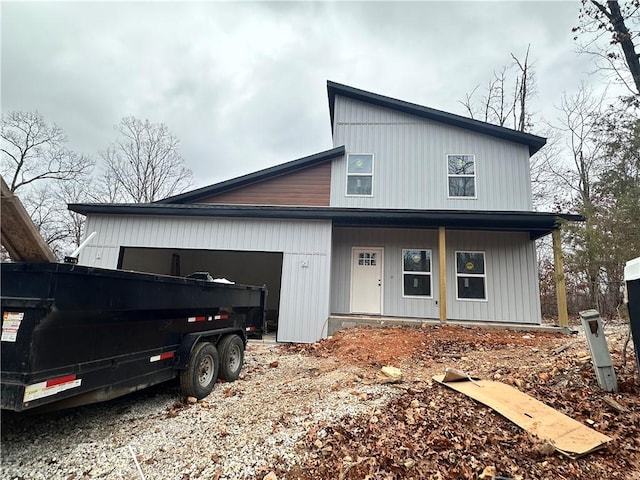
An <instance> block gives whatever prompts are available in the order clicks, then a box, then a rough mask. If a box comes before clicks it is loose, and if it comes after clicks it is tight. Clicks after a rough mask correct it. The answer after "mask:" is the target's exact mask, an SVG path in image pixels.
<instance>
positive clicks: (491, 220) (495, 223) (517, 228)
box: [69, 203, 584, 239]
mask: <svg viewBox="0 0 640 480" xmlns="http://www.w3.org/2000/svg"><path fill="white" fill-rule="evenodd" d="M69 209H70V210H72V211H74V212H77V213H80V214H83V215H118V216H125V215H126V216H129V215H136V216H174V217H223V218H224V217H232V218H258V219H265V218H273V219H276V218H277V219H301V220H331V221H332V222H333V225H334V226H336V227H384V228H438V227H445V228H450V229H455V230H490V231H509V232H527V233H528V234H529V237H530V238H531V239H537V238H540V237H543V236H545V235H547V234H549V233H551V232H552V231H553V230H554V229H557V228H559V226H560V225H561V223H562V222H565V221H574V222H575V221H584V217H582V216H581V215H573V214H567V213H546V212H519V211H515V212H514V211H498V212H494V211H492V212H488V211H471V210H406V209H365V208H333V207H279V206H254V205H209V204H189V205H184V204H178V205H175V204H158V203H145V204H87V203H79V204H70V205H69Z"/></svg>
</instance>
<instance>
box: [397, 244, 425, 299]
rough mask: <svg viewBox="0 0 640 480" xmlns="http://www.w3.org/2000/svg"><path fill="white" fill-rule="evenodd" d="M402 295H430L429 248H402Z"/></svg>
mask: <svg viewBox="0 0 640 480" xmlns="http://www.w3.org/2000/svg"><path fill="white" fill-rule="evenodd" d="M402 295H403V296H404V297H431V250H419V249H403V250H402Z"/></svg>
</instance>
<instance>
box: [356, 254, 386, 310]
mask: <svg viewBox="0 0 640 480" xmlns="http://www.w3.org/2000/svg"><path fill="white" fill-rule="evenodd" d="M383 279H384V248H382V247H352V249H351V294H350V298H351V300H350V308H351V313H368V314H372V315H381V314H382V305H383V304H382V299H383V297H384V295H383V291H384V285H383Z"/></svg>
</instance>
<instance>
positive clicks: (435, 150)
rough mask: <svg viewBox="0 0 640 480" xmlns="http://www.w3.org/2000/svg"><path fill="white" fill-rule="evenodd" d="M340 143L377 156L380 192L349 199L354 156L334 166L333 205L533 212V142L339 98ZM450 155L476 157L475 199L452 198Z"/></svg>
mask: <svg viewBox="0 0 640 480" xmlns="http://www.w3.org/2000/svg"><path fill="white" fill-rule="evenodd" d="M333 131H334V134H333V143H334V146H337V145H345V148H346V152H347V154H348V153H360V154H366V153H372V154H373V155H374V167H373V170H374V174H373V196H371V197H347V196H346V195H345V193H346V181H347V173H346V168H347V167H346V165H347V158H346V156H345V157H343V158H339V159H335V160H334V163H333V166H332V169H331V200H330V201H331V206H332V207H361V208H403V209H454V210H485V211H504V210H515V211H531V210H532V209H533V205H532V200H531V180H530V166H529V149H528V146H526V145H522V144H518V143H514V142H509V141H507V140H502V139H499V138H496V137H492V136H489V135H483V134H480V133H477V132H473V131H471V130H466V129H463V128H457V127H453V126H450V125H446V124H442V123H439V122H435V121H431V120H427V119H424V118H420V117H415V116H412V115H409V114H406V113H402V112H398V111H395V110H389V109H386V108H382V107H379V106H376V105H371V104H369V103H364V102H359V101H357V100H354V99H351V98H345V97H342V96H337V97H336V103H335V113H334V130H333ZM447 154H473V155H475V168H476V196H477V198H475V199H470V198H469V199H467V198H448V177H447Z"/></svg>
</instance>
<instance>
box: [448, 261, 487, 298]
mask: <svg viewBox="0 0 640 480" xmlns="http://www.w3.org/2000/svg"><path fill="white" fill-rule="evenodd" d="M486 277H487V273H486V270H485V268H484V252H456V281H457V282H456V283H457V284H458V285H457V287H458V288H457V292H456V293H457V295H456V296H457V298H458V300H486V299H487V288H486V284H485V280H486Z"/></svg>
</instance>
